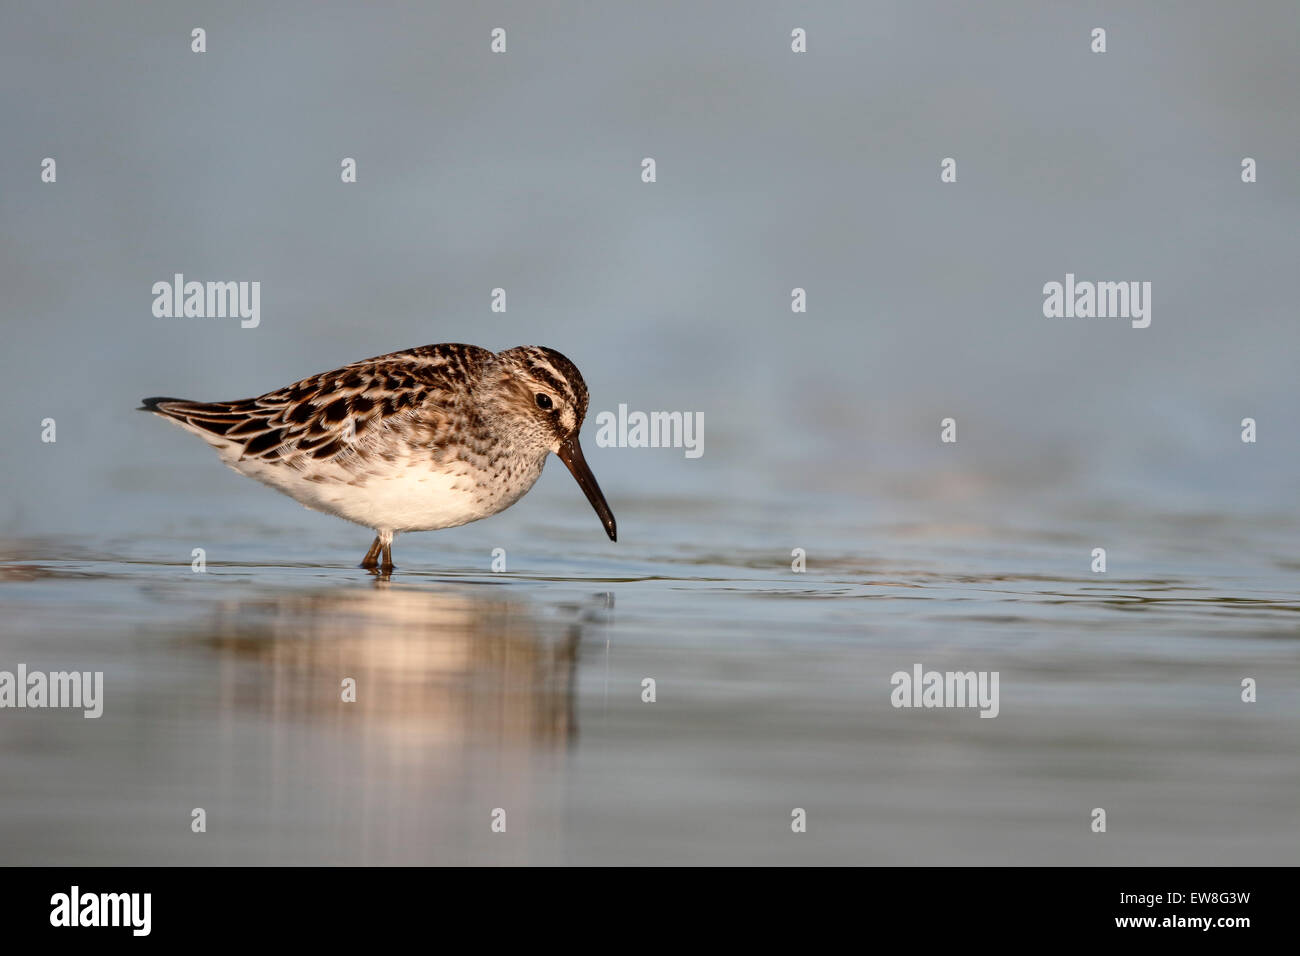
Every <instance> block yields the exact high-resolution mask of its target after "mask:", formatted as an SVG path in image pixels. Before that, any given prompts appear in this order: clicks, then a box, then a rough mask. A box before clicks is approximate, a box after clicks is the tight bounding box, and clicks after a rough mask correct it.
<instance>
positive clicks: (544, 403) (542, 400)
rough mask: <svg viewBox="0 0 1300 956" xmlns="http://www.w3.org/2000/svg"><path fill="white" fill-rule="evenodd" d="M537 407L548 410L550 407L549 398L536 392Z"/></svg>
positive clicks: (543, 393) (542, 393)
mask: <svg viewBox="0 0 1300 956" xmlns="http://www.w3.org/2000/svg"><path fill="white" fill-rule="evenodd" d="M537 407H538V408H550V407H551V396H549V395H547V394H546V393H545V392H538V393H537Z"/></svg>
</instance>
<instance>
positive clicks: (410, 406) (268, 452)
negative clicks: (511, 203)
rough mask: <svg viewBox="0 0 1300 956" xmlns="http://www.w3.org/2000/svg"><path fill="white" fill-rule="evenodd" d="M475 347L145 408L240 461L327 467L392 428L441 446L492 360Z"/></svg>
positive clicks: (435, 349)
mask: <svg viewBox="0 0 1300 956" xmlns="http://www.w3.org/2000/svg"><path fill="white" fill-rule="evenodd" d="M493 357H494V356H493V353H492V352H489V351H488V350H487V349H482V348H478V347H477V346H473V345H459V344H443V345H425V346H420V347H419V348H413V349H407V350H405V351H402V352H390V353H389V354H387V355H379V356H376V357H375V358H371V359H365V360H363V361H360V362H353V363H352V364H351V365H345V366H344V367H343V368H340V369H335V370H334V371H332V372H322V373H321V374H319V375H313V376H312V377H310V378H305V379H303V380H302V381H300V382H295V383H294V384H293V385H287V386H285V387H284V388H281V389H278V390H277V391H274V392H268V393H267V394H265V395H262V396H260V397H258V398H247V399H243V400H241V401H234V402H189V401H185V400H184V399H175V398H146V399H145V400H144V406H143V407H144V408H145V409H146V410H148V411H151V412H156V413H158V414H160V415H163V416H165V417H167V418H170V419H173V420H174V421H176V422H177V424H179V425H182V426H183V427H185V428H187V429H189V430H190V431H194V432H196V433H198V434H200V435H202V436H203V437H204V438H206V439H208V440H209V441H212V442H213V443H220V444H227V443H233V444H236V445H240V446H242V451H240V453H239V457H240V458H241V459H245V458H268V459H275V458H279V459H288V460H289V462H290V463H293V462H294V461H295V460H298V461H302V462H303V463H305V461H306V459H308V458H310V459H314V460H316V461H328V460H330V459H333V458H335V457H337V456H339V455H343V454H346V453H348V452H357V453H364V451H365V449H367V448H371V449H373V448H375V447H376V442H375V439H376V437H377V436H378V434H379V433H380V432H381V431H383V430H385V429H389V428H407V429H422V430H423V431H424V434H420V435H418V436H417V438H418V440H420V441H421V442H423V441H426V440H427V441H428V442H429V443H430V444H434V443H437V441H438V439H439V437H440V434H441V433H443V432H444V431H446V430H447V429H450V428H451V427H452V424H453V423H454V422H455V420H456V419H457V417H458V416H459V415H463V414H464V408H465V405H466V404H467V401H466V400H467V398H468V394H467V385H468V384H472V383H473V382H475V381H476V380H477V378H478V375H479V372H480V370H481V369H482V367H483V365H484V364H486V363H487V362H489V361H490V360H491V359H492V358H493Z"/></svg>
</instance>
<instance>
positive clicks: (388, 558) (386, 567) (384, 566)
mask: <svg viewBox="0 0 1300 956" xmlns="http://www.w3.org/2000/svg"><path fill="white" fill-rule="evenodd" d="M375 540H376V541H377V542H380V543H381V548H380V552H381V555H382V556H381V557H380V559H379V570H381V571H391V570H393V532H391V531H381V532H379V537H378V538H377V539H375Z"/></svg>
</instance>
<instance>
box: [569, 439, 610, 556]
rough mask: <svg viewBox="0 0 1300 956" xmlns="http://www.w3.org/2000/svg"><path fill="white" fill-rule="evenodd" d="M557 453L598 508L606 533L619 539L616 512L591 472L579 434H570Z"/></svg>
mask: <svg viewBox="0 0 1300 956" xmlns="http://www.w3.org/2000/svg"><path fill="white" fill-rule="evenodd" d="M556 454H557V455H559V456H560V461H562V462H564V467H565V468H568V469H569V472H570V473H571V474H572V475H573V477H574V478H576V479H577V481H578V487H579V488H581V489H582V493H583V494H585V495H586V496H587V500H588V501H590V502H591V506H592V507H593V508H595V509H596V514H597V515H599V516H600V523H601V524H603V525H604V526H605V533H606V534H608V535H609V540H610V541H617V540H618V528H617V526H616V525H615V524H614V512H612V511H610V510H609V505H608V504H607V503H606V501H605V496H604V495H602V494H601V493H600V485H598V484H596V476H595V475H593V474H592V473H591V468H590V467H588V465H587V459H585V458H583V457H582V446H581V445H579V444H578V436H577V435H576V434H574V435H571V436H569V438H567V439H566V440H565V442H564V444H562V445H561V446H560V450H559V451H558V452H556Z"/></svg>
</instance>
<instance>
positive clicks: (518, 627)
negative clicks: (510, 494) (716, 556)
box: [201, 581, 613, 863]
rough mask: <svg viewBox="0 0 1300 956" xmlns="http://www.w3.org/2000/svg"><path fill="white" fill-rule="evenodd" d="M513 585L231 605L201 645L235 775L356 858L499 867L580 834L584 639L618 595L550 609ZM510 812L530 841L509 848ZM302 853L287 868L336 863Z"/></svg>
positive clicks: (333, 594)
mask: <svg viewBox="0 0 1300 956" xmlns="http://www.w3.org/2000/svg"><path fill="white" fill-rule="evenodd" d="M503 590H504V589H502V588H500V587H499V586H493V587H483V586H480V587H477V588H473V587H470V588H465V589H462V590H456V591H429V590H420V589H418V588H415V587H410V586H405V585H403V586H394V585H391V584H387V583H385V582H382V581H380V582H376V586H375V587H373V588H365V589H363V588H358V589H355V590H338V589H332V590H322V591H302V592H296V593H288V594H282V595H276V596H272V597H256V598H249V599H246V600H239V601H233V602H228V603H226V604H223V605H221V606H220V609H219V611H218V612H217V613H216V615H215V619H214V620H213V621H212V622H211V625H210V626H209V627H204V628H203V629H202V637H201V642H202V643H204V644H206V645H207V646H209V647H210V648H212V649H213V650H215V652H216V654H217V656H218V675H219V676H218V681H219V686H220V705H219V707H220V713H221V719H222V720H223V722H225V723H226V725H227V727H226V731H227V732H226V733H225V734H224V737H225V739H226V740H227V741H229V744H228V746H224V747H222V750H223V755H222V762H223V764H224V765H225V766H224V773H223V775H222V776H223V778H225V779H227V781H228V783H229V785H230V787H231V788H232V790H233V791H235V792H236V793H241V794H242V793H244V791H246V790H249V789H250V785H251V789H252V791H253V793H250V794H247V795H248V796H253V797H255V796H257V792H258V791H259V790H262V789H263V788H265V790H266V791H268V792H266V793H263V794H262V796H263V797H269V798H270V800H271V802H272V804H273V806H274V807H275V808H277V811H276V812H278V810H281V809H289V808H290V807H292V808H293V809H294V810H295V811H296V812H298V813H299V814H300V816H302V817H305V820H310V819H312V818H319V819H318V824H324V825H325V826H326V829H327V831H328V833H329V836H328V840H329V841H331V845H332V846H334V847H337V848H338V850H340V851H343V852H344V854H345V857H346V860H347V861H349V862H376V863H378V862H438V861H442V862H451V861H453V860H455V859H456V856H457V848H461V849H463V850H464V851H465V853H466V858H467V859H468V858H469V857H470V856H473V857H479V856H481V855H482V854H483V852H485V849H487V848H485V845H484V840H485V839H486V840H488V841H489V844H491V848H490V849H487V852H488V853H489V857H488V859H487V860H486V861H487V862H490V861H491V860H492V859H493V858H497V857H499V858H500V859H501V861H502V862H514V861H520V860H522V859H528V858H529V857H530V856H531V857H534V858H535V857H536V852H535V851H536V849H537V848H536V842H537V840H538V838H539V837H545V836H546V835H547V834H549V839H558V838H559V836H560V834H559V832H558V830H559V829H560V828H561V827H562V825H563V813H562V810H563V792H562V791H563V784H564V760H565V754H566V751H567V750H568V749H569V748H570V747H571V746H572V745H573V743H574V741H575V740H576V736H577V722H576V718H575V710H576V708H575V704H574V688H575V672H576V667H577V661H578V651H579V646H580V644H581V642H582V637H583V633H584V629H586V628H588V627H590V626H592V625H595V624H599V623H600V622H602V621H604V620H606V619H607V617H608V612H609V610H610V609H611V608H612V605H613V598H612V595H607V594H600V595H595V596H592V597H591V598H589V599H587V600H585V601H583V602H579V603H566V604H550V605H543V604H539V603H535V602H529V601H526V600H523V599H519V598H516V597H513V596H500V592H501V591H503ZM349 679H351V680H352V681H355V702H350V701H348V700H346V699H345V698H346V697H347V696H348V694H347V682H348V680H349ZM250 718H251V719H252V721H253V723H254V725H255V726H256V728H257V737H258V739H259V744H258V745H256V746H252V747H250V745H249V743H248V739H247V737H248V735H247V734H246V731H247V729H248V724H249V721H250ZM250 751H251V752H250ZM232 796H234V793H232ZM268 809H270V808H268ZM497 809H502V810H504V811H505V812H506V821H507V831H506V832H507V833H509V834H511V835H512V838H511V839H510V840H508V841H506V840H497V841H495V843H492V841H491V837H492V836H493V831H492V830H491V828H490V822H491V818H492V816H493V813H494V811H496V810H497ZM515 834H518V836H515ZM302 836H303V837H304V838H305V839H307V840H309V841H312V840H313V837H312V835H310V834H303V835H302ZM434 846H436V847H438V848H439V853H437V854H433V855H432V856H431V853H432V848H433V847H434ZM530 847H531V848H532V849H529V848H530ZM296 849H298V848H297V847H296V846H289V845H282V846H281V847H280V848H279V850H280V852H278V853H276V854H275V855H276V858H277V859H303V858H307V859H319V858H320V857H321V854H319V853H314V852H308V853H306V854H303V853H299V852H295V850H296ZM317 849H319V848H317ZM471 851H472V853H471ZM348 853H351V854H353V855H351V856H349V855H347V854H348ZM356 856H359V857H360V859H357V858H356ZM324 857H325V858H326V859H331V860H332V859H335V857H334V856H333V855H332V854H331V853H328V852H325V853H324Z"/></svg>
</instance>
